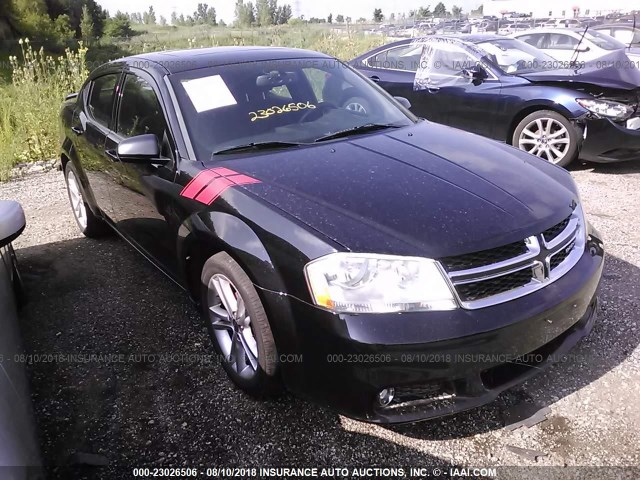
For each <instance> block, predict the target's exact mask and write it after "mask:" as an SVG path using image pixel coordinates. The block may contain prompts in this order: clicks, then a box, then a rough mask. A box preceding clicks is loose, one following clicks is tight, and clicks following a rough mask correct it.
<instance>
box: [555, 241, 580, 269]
mask: <svg viewBox="0 0 640 480" xmlns="http://www.w3.org/2000/svg"><path fill="white" fill-rule="evenodd" d="M575 243H576V242H575V240H574V241H573V242H571V243H570V244H569V245H568V246H567V247H566V248H565V249H564V250H561V251H560V252H558V253H556V254H555V255H554V256H553V257H551V261H550V262H549V268H550V269H551V270H555V269H556V267H558V266H559V265H560V264H561V263H562V262H564V261H565V260H566V259H567V257H568V256H569V254H570V253H571V250H573V247H574V246H575Z"/></svg>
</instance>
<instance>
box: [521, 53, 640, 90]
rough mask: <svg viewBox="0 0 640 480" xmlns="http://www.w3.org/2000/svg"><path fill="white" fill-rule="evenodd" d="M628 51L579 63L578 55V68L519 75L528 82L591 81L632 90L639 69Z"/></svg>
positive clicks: (638, 74)
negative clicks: (629, 56) (631, 59)
mask: <svg viewBox="0 0 640 480" xmlns="http://www.w3.org/2000/svg"><path fill="white" fill-rule="evenodd" d="M632 50H638V49H632ZM628 51H629V49H626V50H618V51H615V52H612V53H610V54H608V55H605V56H603V57H600V58H597V59H595V60H591V61H589V62H585V63H581V62H580V56H578V64H579V67H580V68H576V69H559V70H547V71H544V72H535V73H526V74H522V75H520V76H521V77H523V78H526V79H527V80H529V81H530V82H544V83H547V82H572V83H591V84H594V85H599V86H601V87H607V88H619V89H623V90H633V89H635V88H638V86H639V85H640V70H639V69H638V68H636V67H635V66H634V65H633V64H632V63H631V61H630V60H629V58H628V57H627V55H626V52H628Z"/></svg>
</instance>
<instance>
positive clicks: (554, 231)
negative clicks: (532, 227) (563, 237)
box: [542, 215, 571, 243]
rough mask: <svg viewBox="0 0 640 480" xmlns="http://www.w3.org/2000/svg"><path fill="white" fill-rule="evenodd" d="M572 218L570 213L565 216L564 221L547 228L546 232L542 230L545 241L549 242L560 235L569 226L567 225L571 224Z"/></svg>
mask: <svg viewBox="0 0 640 480" xmlns="http://www.w3.org/2000/svg"><path fill="white" fill-rule="evenodd" d="M570 220H571V215H569V216H568V217H567V218H565V219H564V220H563V221H561V222H560V223H558V224H557V225H554V226H553V227H551V228H549V229H548V230H545V231H544V232H542V236H543V237H544V241H545V242H547V243H549V242H551V241H552V240H553V239H554V238H556V237H557V236H558V235H560V234H561V233H562V232H563V231H564V229H565V228H567V225H569V221H570Z"/></svg>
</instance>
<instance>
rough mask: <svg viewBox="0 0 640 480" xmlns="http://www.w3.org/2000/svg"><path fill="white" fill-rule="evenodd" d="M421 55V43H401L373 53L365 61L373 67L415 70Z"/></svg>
mask: <svg viewBox="0 0 640 480" xmlns="http://www.w3.org/2000/svg"><path fill="white" fill-rule="evenodd" d="M421 55H422V45H420V44H410V45H402V46H401V47H395V48H391V49H389V50H385V51H384V52H380V53H379V54H377V55H374V56H373V57H371V58H369V59H368V60H367V63H368V64H369V66H370V67H373V68H382V69H391V70H406V71H410V72H415V71H416V70H418V65H419V64H420V56H421Z"/></svg>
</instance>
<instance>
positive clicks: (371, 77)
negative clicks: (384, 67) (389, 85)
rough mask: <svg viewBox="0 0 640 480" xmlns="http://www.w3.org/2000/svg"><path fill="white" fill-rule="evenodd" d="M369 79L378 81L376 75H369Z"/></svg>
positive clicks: (378, 78)
mask: <svg viewBox="0 0 640 480" xmlns="http://www.w3.org/2000/svg"><path fill="white" fill-rule="evenodd" d="M369 78H370V79H371V80H373V81H374V82H376V83H378V82H379V81H380V77H379V76H377V75H371V76H370V77H369Z"/></svg>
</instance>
